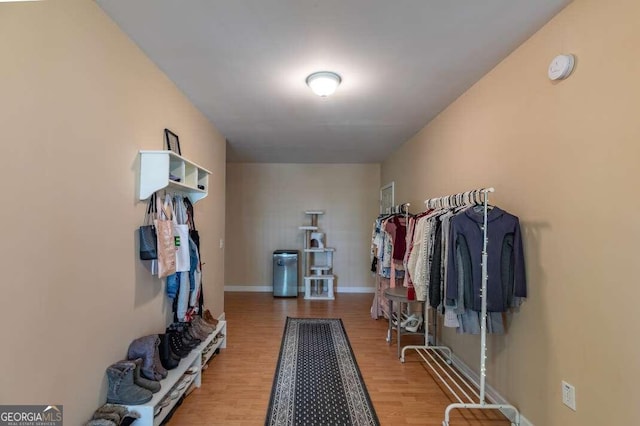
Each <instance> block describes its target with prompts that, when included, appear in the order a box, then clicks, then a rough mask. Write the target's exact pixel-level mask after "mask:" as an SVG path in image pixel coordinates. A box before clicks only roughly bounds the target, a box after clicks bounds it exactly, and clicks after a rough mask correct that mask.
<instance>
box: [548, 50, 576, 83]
mask: <svg viewBox="0 0 640 426" xmlns="http://www.w3.org/2000/svg"><path fill="white" fill-rule="evenodd" d="M574 63H575V58H574V57H573V55H570V54H569V55H558V56H556V57H555V58H553V61H551V63H550V64H549V79H551V80H564V79H565V78H567V77H569V74H571V71H573V65H574Z"/></svg>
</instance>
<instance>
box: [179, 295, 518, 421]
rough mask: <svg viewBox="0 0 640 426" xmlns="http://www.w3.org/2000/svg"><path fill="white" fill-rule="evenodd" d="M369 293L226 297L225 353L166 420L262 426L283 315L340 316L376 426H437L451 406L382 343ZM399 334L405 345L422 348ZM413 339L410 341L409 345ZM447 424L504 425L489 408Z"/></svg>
mask: <svg viewBox="0 0 640 426" xmlns="http://www.w3.org/2000/svg"><path fill="white" fill-rule="evenodd" d="M372 299H373V295H372V294H344V293H340V294H337V295H336V300H334V301H320V300H313V301H308V300H304V299H303V297H302V295H300V297H298V298H292V299H281V298H274V297H273V296H272V295H271V294H270V293H226V294H225V314H226V318H227V321H228V323H227V335H228V339H227V348H226V349H223V350H222V351H221V353H220V354H219V355H217V356H216V357H215V358H213V359H212V360H211V362H210V364H209V368H208V369H207V370H205V371H204V372H203V376H202V387H201V388H199V389H196V390H194V391H193V392H192V393H191V394H190V395H189V396H188V397H187V398H185V400H184V403H183V404H182V406H180V407H179V408H178V409H177V411H176V412H175V414H174V415H173V417H172V419H171V420H170V422H169V423H168V424H169V425H170V426H190V425H229V426H231V425H243V426H244V425H262V424H264V422H265V418H266V414H267V407H268V404H269V396H270V393H271V385H272V384H273V375H274V373H275V369H276V362H277V361H278V355H279V351H280V343H281V339H282V332H283V331H284V323H285V320H286V317H287V316H291V317H309V318H342V321H343V323H344V326H345V328H346V331H347V335H348V336H349V341H350V342H351V346H352V348H353V352H354V354H355V357H356V360H357V362H358V366H359V367H360V371H361V372H362V376H363V378H364V381H365V384H366V386H367V389H368V391H369V395H370V396H371V400H372V402H373V406H374V408H375V410H376V413H377V415H378V418H379V419H380V423H381V424H382V425H383V426H385V425H389V426H396V425H429V426H430V425H433V426H441V425H442V420H443V418H444V410H445V408H446V406H447V405H448V404H450V403H452V402H454V401H453V398H452V397H451V396H450V395H449V394H448V393H447V392H448V391H447V390H446V388H444V387H443V386H441V385H439V384H438V383H437V382H436V381H435V380H434V379H433V378H432V376H431V374H430V372H429V369H428V367H426V366H425V365H424V362H423V361H422V360H421V359H420V358H419V357H418V356H417V355H415V352H414V354H411V355H408V356H407V360H406V362H405V363H404V364H403V363H401V362H400V361H399V359H398V358H397V349H396V346H395V343H394V344H391V345H388V344H387V342H386V340H385V338H386V333H387V324H388V323H387V321H386V320H384V319H379V320H373V319H371V316H370V314H369V308H370V307H371V302H372ZM417 337H418V336H403V341H402V344H403V345H405V344H421V342H420V341H419V340H416V338H417ZM412 339H413V340H412ZM451 425H452V426H459V425H460V426H461V425H468V426H503V425H506V426H509V425H510V423H509V421H507V420H506V419H505V418H504V416H502V414H500V413H499V412H497V411H490V410H473V411H472V410H456V412H454V414H453V417H452V421H451Z"/></svg>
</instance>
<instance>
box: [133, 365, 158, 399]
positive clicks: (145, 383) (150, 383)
mask: <svg viewBox="0 0 640 426" xmlns="http://www.w3.org/2000/svg"><path fill="white" fill-rule="evenodd" d="M133 362H134V363H135V364H136V371H135V372H134V374H133V383H135V384H136V385H138V386H140V387H141V388H145V389H147V390H150V391H151V392H153V393H156V392H158V391H159V390H160V382H156V381H155V380H149V379H147V378H144V377H142V375H141V373H140V370H141V368H142V358H136V359H134V360H133Z"/></svg>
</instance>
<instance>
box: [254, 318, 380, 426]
mask: <svg viewBox="0 0 640 426" xmlns="http://www.w3.org/2000/svg"><path fill="white" fill-rule="evenodd" d="M379 424H380V422H379V421H378V417H377V416H376V412H375V410H374V409H373V405H372V404H371V399H370V398H369V393H368V392H367V388H366V386H365V384H364V382H363V380H362V375H361V374H360V369H359V368H358V364H357V363H356V360H355V358H354V356H353V351H352V350H351V345H350V344H349V339H348V338H347V333H346V332H345V330H344V326H343V324H342V320H341V319H317V318H287V323H286V324H285V328H284V334H283V336H282V346H281V347H280V358H279V359H278V365H277V368H276V375H275V377H274V380H273V387H272V389H271V400H270V401H269V411H268V413H267V420H266V422H265V425H267V426H285V425H287V426H288V425H295V426H299V425H313V426H316V425H345V426H348V425H354V426H369V425H376V426H377V425H379Z"/></svg>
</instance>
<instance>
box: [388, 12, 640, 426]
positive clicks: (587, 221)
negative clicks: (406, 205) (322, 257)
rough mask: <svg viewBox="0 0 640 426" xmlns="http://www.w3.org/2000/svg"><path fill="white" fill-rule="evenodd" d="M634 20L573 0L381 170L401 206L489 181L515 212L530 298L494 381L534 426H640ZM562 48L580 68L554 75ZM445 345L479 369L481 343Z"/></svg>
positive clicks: (496, 356)
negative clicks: (569, 396) (549, 73)
mask: <svg viewBox="0 0 640 426" xmlns="http://www.w3.org/2000/svg"><path fill="white" fill-rule="evenodd" d="M639 18H640V3H639V2H637V1H636V0H615V1H607V2H603V1H598V0H575V1H574V2H573V3H572V4H571V5H570V6H568V7H567V8H566V9H565V10H564V11H562V12H561V13H560V14H559V15H557V16H556V17H555V19H553V20H552V21H551V22H550V23H549V24H548V25H546V26H545V27H544V28H543V29H542V30H540V31H539V32H538V33H537V34H536V35H534V36H533V37H532V38H531V39H530V40H528V41H527V42H526V43H524V45H522V46H521V47H520V48H519V49H517V51H515V52H514V53H513V54H511V55H510V56H509V57H508V58H506V59H505V60H504V61H503V62H502V63H501V64H500V65H499V66H497V67H496V68H495V69H494V70H493V71H491V72H490V73H489V74H488V75H487V76H485V77H484V78H483V79H482V80H480V81H479V82H478V83H477V84H476V85H475V86H474V87H472V88H471V89H470V90H469V91H468V92H466V93H465V94H464V95H463V96H461V97H460V98H459V99H458V100H457V101H456V102H454V103H453V104H452V105H451V106H450V107H448V108H447V109H446V110H445V111H444V112H443V113H441V114H440V116H439V117H437V119H436V120H434V121H433V122H432V123H431V124H429V125H428V126H427V127H425V128H424V129H423V130H422V131H421V132H420V133H419V134H417V135H416V136H415V137H414V138H412V139H411V140H410V141H408V142H407V143H406V144H405V145H403V146H402V147H401V149H399V150H398V151H397V152H396V153H394V155H392V156H391V157H390V158H389V159H388V160H387V161H385V163H384V164H383V167H382V181H383V182H387V181H391V180H395V182H396V197H397V199H402V200H405V199H406V200H410V201H411V202H412V203H416V204H415V205H417V204H418V203H420V202H421V201H422V200H423V199H425V198H428V197H432V196H439V195H444V194H448V193H455V192H459V191H464V190H467V189H473V188H478V187H484V186H495V188H496V190H497V192H496V193H495V196H494V197H493V200H494V201H495V203H496V204H497V205H499V206H501V207H503V208H505V209H506V210H508V211H510V212H512V213H513V214H516V215H518V216H519V217H520V219H521V222H522V227H523V230H524V241H525V245H526V247H525V254H526V260H527V272H528V274H527V275H528V280H529V298H528V301H527V302H526V303H525V304H524V306H523V308H522V310H521V312H520V313H518V314H516V315H515V317H514V320H513V325H512V327H511V330H510V331H509V333H508V335H507V336H504V337H496V338H492V339H490V345H489V348H490V352H489V360H490V364H489V367H488V374H489V378H490V379H489V383H490V384H492V385H494V386H495V387H496V388H497V389H498V390H499V391H500V393H501V394H502V395H504V396H506V397H507V399H509V400H510V401H511V402H512V403H514V404H516V405H517V406H518V407H520V409H521V410H522V412H523V413H524V415H525V416H526V417H527V418H528V419H529V420H531V421H533V422H534V423H535V424H536V425H539V426H578V425H579V426H603V425H614V424H620V425H622V424H624V425H637V424H640V405H639V404H638V401H640V390H639V387H638V381H639V380H640V363H639V362H638V360H639V359H640V338H639V336H640V326H639V324H640V322H639V321H638V319H637V315H636V314H635V313H636V312H637V311H638V306H637V305H638V301H639V300H640V286H639V285H638V277H639V276H640V262H638V241H640V225H639V222H638V211H639V208H640V197H638V196H637V192H638V181H639V179H640V167H639V164H640V163H639V161H638V159H639V158H640V143H639V140H640V120H638V113H639V112H640V80H639V76H640V56H639V55H638V54H637V50H638V46H640V25H638V19H639ZM568 52H571V53H574V54H575V55H577V67H576V69H575V71H574V74H573V75H572V76H571V77H570V78H569V79H568V80H565V81H563V82H559V83H552V82H550V81H549V80H548V79H547V78H546V68H547V66H548V64H549V62H550V60H551V59H552V58H553V57H554V56H555V55H557V54H560V53H568ZM445 338H446V342H447V343H448V344H450V345H452V346H453V349H454V352H455V353H457V354H458V355H460V356H462V357H463V358H464V360H465V361H466V362H467V363H468V364H470V365H472V366H475V367H476V368H477V366H478V364H479V361H478V359H479V356H478V353H479V352H478V348H479V339H477V338H474V337H471V336H458V335H456V334H455V333H452V332H449V333H447V334H446V336H445ZM425 380H429V379H427V378H425ZM561 380H566V381H568V382H570V383H572V384H574V385H575V386H576V390H577V408H578V409H577V412H573V411H571V410H569V409H568V408H566V407H564V406H563V405H562V403H561V393H560V381H561Z"/></svg>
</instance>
